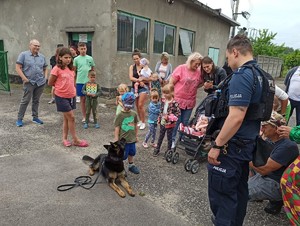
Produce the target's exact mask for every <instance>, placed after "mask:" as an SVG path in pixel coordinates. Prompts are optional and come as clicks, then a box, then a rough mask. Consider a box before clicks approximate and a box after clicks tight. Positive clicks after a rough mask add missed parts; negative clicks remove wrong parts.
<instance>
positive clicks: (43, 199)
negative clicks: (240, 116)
mask: <svg viewBox="0 0 300 226" xmlns="http://www.w3.org/2000/svg"><path fill="white" fill-rule="evenodd" d="M21 95H22V92H21V87H20V86H16V85H14V86H13V88H12V95H11V96H10V95H9V94H7V93H5V92H0V114H1V118H0V137H1V139H0V167H1V170H0V177H1V182H2V183H0V190H1V193H0V210H1V211H0V218H1V225H47V226H48V225H124V224H127V225H212V224H211V222H210V215H211V213H210V209H209V205H208V197H207V172H206V167H205V163H202V164H201V166H200V170H199V172H198V173H197V174H191V173H189V172H186V171H185V170H184V168H183V165H184V161H185V157H186V154H185V153H180V154H181V155H180V160H179V162H178V163H177V164H176V165H174V164H172V163H171V164H169V163H167V162H166V161H165V160H164V159H163V158H162V156H159V157H158V158H154V157H152V150H150V149H149V150H144V149H143V148H142V146H141V142H140V143H139V144H138V145H137V146H138V154H137V158H136V164H137V165H138V166H139V167H140V168H141V174H140V175H133V174H131V173H129V175H128V180H129V182H130V183H131V185H132V186H133V188H134V190H135V191H136V193H137V194H138V195H137V196H136V197H134V198H132V197H129V196H128V197H126V198H124V199H122V198H119V197H118V195H117V194H116V193H115V192H114V191H112V190H111V189H110V188H109V187H108V186H107V185H106V184H105V183H99V184H96V186H95V187H94V188H92V189H91V190H88V191H87V190H84V189H81V188H76V189H73V190H70V191H67V192H62V193H61V192H58V191H56V187H57V186H58V185H60V184H64V183H71V182H72V181H73V180H74V178H75V177H77V176H79V175H86V174H87V166H86V165H84V164H83V163H82V161H81V157H82V156H83V155H85V154H88V155H91V156H96V155H97V154H98V153H100V152H105V150H104V148H103V145H104V144H107V143H108V142H109V141H111V140H113V125H112V121H113V117H114V112H115V106H113V105H112V104H111V103H112V101H109V100H106V99H103V98H100V102H101V103H100V106H99V114H100V121H99V122H100V126H101V128H100V129H98V130H96V129H94V128H89V129H87V130H84V129H83V128H82V124H81V122H80V120H81V118H80V110H77V111H76V120H77V123H76V128H77V131H78V134H79V135H80V137H81V138H84V139H86V140H88V141H89V143H90V147H88V148H77V147H71V148H65V147H63V146H62V144H61V123H62V117H61V115H60V114H58V113H57V112H56V109H55V105H48V104H47V102H48V100H49V97H50V96H49V94H47V93H45V94H44V95H43V96H42V99H41V105H40V118H41V119H43V120H44V122H45V124H44V125H41V126H39V125H36V124H33V123H32V122H31V117H30V115H31V112H30V111H31V108H30V107H29V108H28V109H27V112H26V116H25V119H24V122H25V125H24V127H22V128H17V127H16V126H15V120H16V114H17V110H18V105H19V101H20V98H21ZM201 98H202V96H201V95H199V99H201ZM145 133H146V131H142V132H141V133H140V134H139V138H140V140H142V139H143V138H144V135H145ZM265 205H266V202H264V203H249V206H248V214H247V216H246V219H245V225H266V226H267V225H270V226H271V225H288V221H287V219H286V216H285V214H284V212H283V211H282V212H281V214H279V215H278V216H270V215H267V214H266V213H265V212H264V211H263V207H264V206H265Z"/></svg>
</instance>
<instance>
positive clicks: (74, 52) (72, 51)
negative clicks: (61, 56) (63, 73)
mask: <svg viewBox="0 0 300 226" xmlns="http://www.w3.org/2000/svg"><path fill="white" fill-rule="evenodd" d="M70 51H71V54H72V56H77V53H76V50H75V49H73V48H70Z"/></svg>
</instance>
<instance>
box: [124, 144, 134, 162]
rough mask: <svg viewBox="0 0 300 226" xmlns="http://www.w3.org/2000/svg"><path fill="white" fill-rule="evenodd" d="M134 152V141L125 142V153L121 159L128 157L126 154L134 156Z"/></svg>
mask: <svg viewBox="0 0 300 226" xmlns="http://www.w3.org/2000/svg"><path fill="white" fill-rule="evenodd" d="M135 154H136V147H135V143H127V144H126V145H125V153H124V158H123V159H124V160H126V159H127V158H128V155H130V156H135Z"/></svg>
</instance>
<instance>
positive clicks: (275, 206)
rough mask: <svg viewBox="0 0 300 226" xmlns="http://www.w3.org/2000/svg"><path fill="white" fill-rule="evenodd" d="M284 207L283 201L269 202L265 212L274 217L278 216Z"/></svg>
mask: <svg viewBox="0 0 300 226" xmlns="http://www.w3.org/2000/svg"><path fill="white" fill-rule="evenodd" d="M282 206H283V201H269V203H268V205H267V206H266V207H265V208H264V211H265V212H267V213H269V214H272V215H277V214H279V213H280V211H281V208H282Z"/></svg>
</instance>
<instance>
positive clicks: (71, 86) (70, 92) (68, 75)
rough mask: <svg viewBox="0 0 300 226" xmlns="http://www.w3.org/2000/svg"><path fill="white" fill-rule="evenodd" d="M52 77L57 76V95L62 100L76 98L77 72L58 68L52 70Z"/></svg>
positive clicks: (55, 85)
mask: <svg viewBox="0 0 300 226" xmlns="http://www.w3.org/2000/svg"><path fill="white" fill-rule="evenodd" d="M51 75H54V76H56V81H55V84H54V87H55V91H54V93H55V95H57V96H59V97H62V98H73V97H75V96H76V88H75V83H74V80H75V72H74V71H72V70H70V69H69V68H68V67H66V68H65V69H61V68H59V67H57V66H54V68H53V69H52V70H51Z"/></svg>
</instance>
